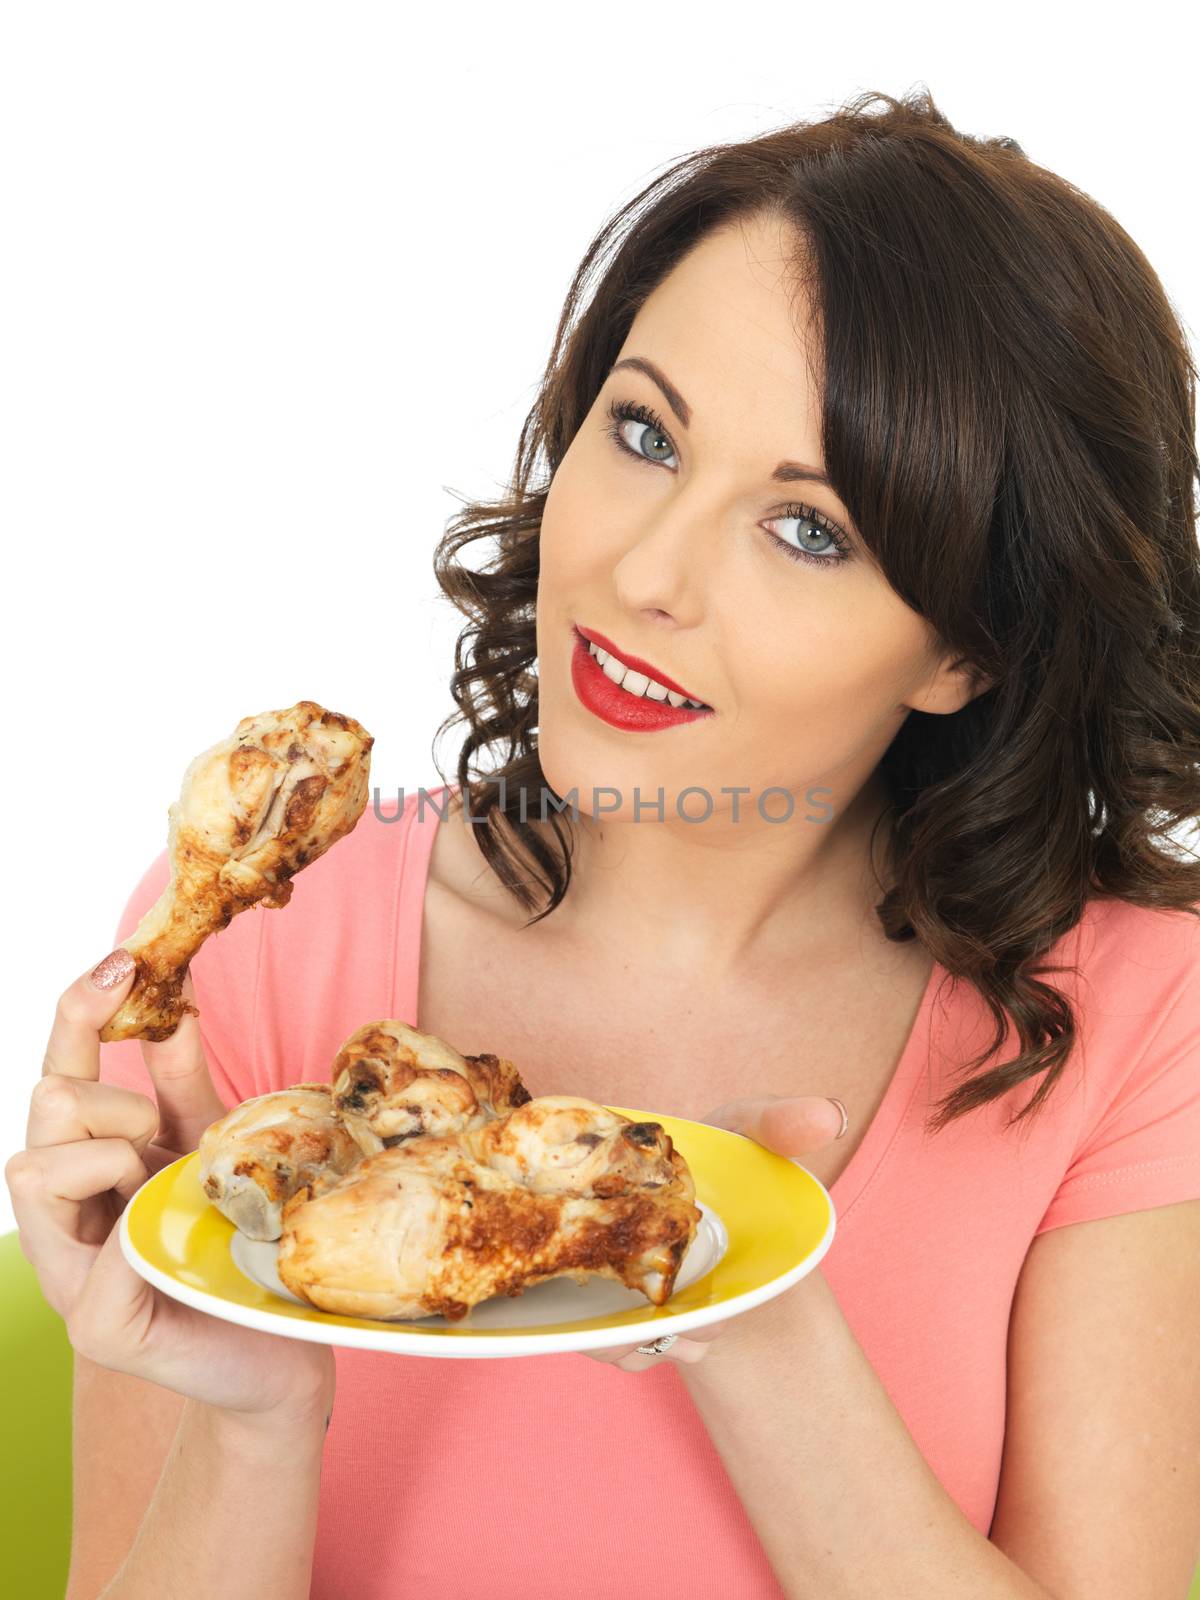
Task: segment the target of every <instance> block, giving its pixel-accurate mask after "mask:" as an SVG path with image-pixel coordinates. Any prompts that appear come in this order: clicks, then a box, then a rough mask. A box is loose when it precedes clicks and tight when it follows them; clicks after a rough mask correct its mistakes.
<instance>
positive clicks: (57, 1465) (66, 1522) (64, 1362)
mask: <svg viewBox="0 0 1200 1600" xmlns="http://www.w3.org/2000/svg"><path fill="white" fill-rule="evenodd" d="M0 1305H2V1306H3V1307H4V1315H3V1319H2V1320H0V1372H3V1374H4V1382H5V1385H6V1387H7V1389H8V1394H7V1396H6V1400H5V1413H6V1414H5V1423H6V1426H5V1437H6V1438H7V1440H8V1448H7V1450H6V1451H2V1452H0V1595H13V1596H14V1597H15V1596H17V1595H19V1596H20V1597H21V1600H63V1595H64V1594H65V1593H66V1588H67V1574H68V1573H69V1571H70V1567H71V1386H72V1373H73V1367H74V1357H73V1356H72V1353H71V1345H70V1342H69V1341H68V1339H67V1330H66V1327H65V1325H64V1323H63V1320H62V1318H61V1317H60V1316H59V1315H58V1313H57V1311H54V1310H52V1309H51V1308H50V1307H49V1306H48V1305H47V1304H46V1302H45V1300H44V1298H43V1297H42V1291H41V1287H40V1285H39V1284H38V1280H37V1274H36V1273H35V1272H34V1270H33V1268H32V1267H31V1266H30V1264H29V1262H28V1261H26V1259H25V1257H24V1256H23V1255H22V1254H21V1250H20V1246H19V1245H18V1243H17V1235H16V1234H15V1233H6V1234H3V1235H0ZM1187 1600H1200V1567H1197V1568H1196V1574H1195V1577H1194V1578H1193V1579H1192V1587H1191V1590H1190V1591H1189V1593H1188V1597H1187Z"/></svg>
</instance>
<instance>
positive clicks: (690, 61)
mask: <svg viewBox="0 0 1200 1600" xmlns="http://www.w3.org/2000/svg"><path fill="white" fill-rule="evenodd" d="M1180 14H1182V13H1180ZM1171 15H1172V13H1169V12H1168V10H1167V8H1166V7H1165V6H1163V5H1159V4H1150V5H1141V6H1138V7H1136V8H1135V9H1134V10H1132V11H1126V10H1123V11H1122V12H1121V13H1119V14H1117V13H1114V14H1113V15H1112V19H1111V23H1110V22H1108V21H1106V20H1105V18H1106V13H1105V12H1104V11H1103V10H1102V9H1096V8H1090V9H1086V10H1085V9H1083V8H1078V9H1077V8H1074V7H1072V8H1069V11H1068V9H1067V8H1063V10H1062V11H1058V10H1056V9H1055V8H1053V7H1048V6H1045V5H1038V6H1033V5H1025V4H1009V5H1007V6H1005V7H1003V8H1001V9H999V10H995V9H993V10H992V11H991V12H989V13H987V14H986V21H985V20H984V14H982V13H979V12H978V11H973V10H972V9H971V8H969V7H968V8H963V7H961V6H958V7H950V6H946V7H944V8H943V7H934V6H929V5H926V6H921V5H919V4H918V5H907V6H904V7H901V8H895V7H891V6H883V5H877V4H862V3H860V4H858V5H855V6H854V7H851V8H846V7H838V8H836V9H834V10H830V9H828V8H823V7H820V6H808V7H805V6H798V5H795V4H786V5H785V4H754V3H748V0H740V3H739V4H737V5H722V6H720V7H711V8H707V7H704V6H699V7H671V6H662V5H628V4H621V5H616V4H608V5H595V6H590V7H587V8H582V7H572V6H570V5H567V4H558V5H521V4H515V5H514V4H508V5H501V6H489V7H484V6H472V5H462V4H457V5H454V6H435V7H422V6H420V5H418V4H409V5H408V6H407V7H405V8H404V9H403V10H402V8H401V7H400V5H398V4H397V5H361V4H337V5H329V4H327V5H322V6H313V5H310V4H296V3H289V4H287V5H265V4H255V3H253V0H238V3H237V4H228V3H214V0H210V3H206V4H204V5H200V4H193V5H181V4H175V3H166V0H156V3H154V4H140V5H132V4H127V3H113V0H109V3H107V4H104V5H99V6H97V5H83V4H78V5H62V4H55V3H53V0H49V3H48V0H39V3H38V4H36V5H26V6H11V7H8V8H6V9H5V12H4V16H3V21H2V22H0V152H2V153H0V218H2V225H3V236H4V244H3V249H2V251H0V274H2V277H3V285H2V288H3V292H2V293H0V440H2V444H0V450H2V470H0V527H2V528H3V532H4V535H5V549H6V552H7V554H6V557H5V560H6V566H7V572H6V577H7V580H8V581H7V583H6V584H5V602H6V603H5V612H4V623H5V626H4V628H3V648H4V662H3V666H4V673H5V689H6V698H7V713H8V714H7V718H6V722H7V737H6V738H5V739H4V744H3V748H4V754H5V766H6V775H5V781H4V783H3V785H2V794H3V806H4V814H3V819H2V821H3V834H2V838H3V859H4V864H5V868H6V890H7V893H6V895H5V904H4V916H5V925H4V956H3V973H4V996H3V1001H4V1003H3V1017H4V1021H5V1034H6V1040H5V1055H6V1057H7V1061H6V1063H5V1068H4V1072H3V1074H2V1076H0V1161H2V1160H4V1159H7V1157H8V1155H9V1154H11V1152H12V1151H13V1150H15V1149H17V1148H18V1147H20V1146H21V1145H23V1144H24V1137H25V1121H26V1116H27V1110H28V1097H29V1092H30V1089H31V1088H32V1085H33V1083H34V1082H35V1081H36V1079H37V1078H38V1076H39V1075H40V1071H41V1060H42V1051H43V1048H44V1045H45V1040H46V1035H47V1033H48V1030H49V1027H50V1022H51V1018H52V1014H53V1010H54V1005H55V1001H56V999H57V996H58V994H59V993H60V991H61V990H62V989H63V988H65V987H66V985H67V984H68V983H69V982H70V981H71V980H72V979H73V978H75V977H76V976H77V975H78V974H79V973H80V972H81V971H83V970H84V969H85V968H87V967H90V966H91V965H92V964H94V963H95V962H96V961H97V960H98V959H99V958H100V957H101V956H103V955H104V954H106V952H107V951H108V950H109V949H110V947H111V945H112V942H113V937H112V936H113V933H114V930H115V927H116V923H117V919H118V917H119V915H120V912H121V910H122V908H123V906H124V904H125V901H126V899H127V898H128V895H129V893H130V891H131V890H132V888H133V886H134V884H135V883H136V882H137V880H138V878H139V877H140V876H141V874H142V872H143V871H144V870H145V868H146V867H147V866H148V865H149V863H150V862H151V861H152V860H153V858H154V857H155V856H156V855H157V854H158V853H159V852H160V851H161V850H162V849H163V848H164V846H165V843H166V808H167V805H168V804H169V802H170V801H171V800H173V799H174V798H175V796H176V794H177V793H178V788H179V780H180V777H181V775H182V773H183V769H184V767H185V766H186V764H187V762H188V761H189V760H190V759H191V757H192V756H193V755H195V754H196V753H197V752H198V751H200V750H202V749H204V748H206V747H207V746H208V745H210V744H213V743H215V742H216V741H217V740H218V739H220V738H223V737H224V736H226V735H227V734H228V733H230V732H231V731H232V729H233V726H234V724H235V723H236V722H237V720H238V719H239V718H240V717H242V716H244V715H247V714H249V713H252V712H258V711H261V710H265V709H267V708H270V707H277V706H288V705H291V704H293V703H294V702H295V701H296V700H298V699H302V698H309V699H314V700H318V701H320V702H321V703H323V704H324V705H326V706H330V707H332V708H334V709H335V710H339V711H344V712H348V713H350V714H351V715H353V716H355V717H357V718H358V719H359V720H360V721H361V722H363V723H364V724H365V725H366V727H367V728H368V729H369V730H370V731H371V732H372V733H373V734H374V735H375V739H376V743H375V747H374V751H373V756H372V782H373V784H375V785H378V786H379V788H380V789H381V791H382V793H383V795H385V796H389V795H392V794H394V791H395V789H396V788H397V787H398V786H400V785H403V786H404V787H405V788H406V790H408V791H409V792H411V791H412V790H413V789H415V788H416V786H417V785H418V784H420V783H425V784H426V785H429V786H433V785H434V784H436V783H438V782H439V781H440V779H439V777H438V774H437V771H436V769H435V767H434V764H433V760H432V756H431V749H430V746H431V740H432V737H433V733H434V730H435V728H436V726H437V724H438V722H439V721H440V720H441V718H442V717H443V716H444V715H445V714H446V712H447V711H448V710H450V708H451V702H450V699H449V695H448V688H447V686H448V681H449V676H450V672H451V670H452V666H453V649H454V640H455V637H456V635H457V633H458V622H459V620H460V619H459V618H458V617H457V614H456V613H455V612H454V611H453V610H452V609H451V607H450V606H449V603H448V602H446V601H444V600H443V599H442V598H441V596H440V594H439V592H438V590H437V586H436V583H435V581H434V578H433V573H432V567H431V560H432V553H433V549H434V545H435V543H436V541H437V539H438V536H439V535H440V533H441V531H442V529H443V527H444V524H445V522H446V520H447V519H448V518H449V517H450V516H452V515H453V514H454V513H455V512H456V511H457V510H458V508H459V504H460V500H459V498H457V497H459V496H461V497H472V496H489V495H492V494H494V493H496V492H497V491H498V490H499V489H500V487H501V486H502V485H503V484H504V483H505V482H506V481H507V479H508V475H509V473H510V471H511V467H512V462H513V456H514V453H515V449H516V442H517V436H518V433H519V430H520V426H521V423H522V421H523V419H524V417H525V414H526V411H527V409H528V407H529V405H530V403H531V402H532V399H533V395H534V387H535V384H536V381H537V379H538V376H539V373H540V372H541V370H542V367H543V365H544V362H545V359H546V356H547V355H548V353H549V349H550V343H551V340H552V337H553V333H554V329H555V326H556V324H557V320H558V314H559V310H560V306H561V302H562V298H563V295H564V293H565V291H566V288H567V285H568V283H569V281H570V277H571V274H572V272H573V270H574V268H575V266H576V264H577V262H578V260H579V258H580V257H581V256H582V254H583V252H584V250H585V248H586V246H587V244H588V242H589V240H590V239H591V237H592V235H593V233H594V232H595V231H596V229H597V228H598V227H599V226H600V224H601V223H602V222H603V221H604V220H605V219H606V218H607V217H608V216H609V214H610V213H611V211H612V210H613V209H614V208H615V207H616V206H618V205H619V204H621V203H622V202H624V201H625V200H627V199H629V198H630V197H631V196H632V195H633V194H634V193H635V192H636V191H637V190H638V189H640V188H641V187H642V186H643V185H644V184H645V183H646V182H647V181H648V180H649V179H650V178H651V177H653V176H654V175H655V174H656V173H657V172H658V171H660V170H661V168H662V167H663V166H664V165H665V164H666V163H667V162H669V161H671V160H673V159H674V158H676V157H678V156H680V155H682V154H684V153H685V152H686V151H688V150H690V149H694V148H697V147H699V146H701V145H706V144H711V143H713V142H716V141H719V140H725V139H736V138H743V137H747V136H749V135H752V134H754V133H757V132H761V131H764V130H765V129H767V128H771V127H775V126H778V125H780V124H781V123H784V122H786V121H790V120H793V119H795V118H799V117H810V116H813V115H819V114H822V113H823V112H825V111H828V110H832V109H834V107H835V106H836V105H837V103H839V102H840V101H841V100H843V99H844V98H846V97H847V96H848V95H850V94H852V93H854V92H855V91H857V90H859V89H869V88H874V89H882V90H885V91H887V92H889V93H892V94H897V95H898V94H902V93H903V92H904V91H905V90H906V89H908V88H911V87H914V86H920V85H926V86H928V87H929V89H930V90H931V91H932V93H933V95H934V98H935V100H937V102H938V103H939V105H940V106H941V109H942V110H943V111H944V112H945V113H946V114H947V115H948V116H949V117H950V118H951V120H952V121H953V122H954V123H955V124H956V125H958V126H959V127H960V128H962V129H963V130H964V131H967V132H972V133H979V134H990V135H994V134H1002V133H1005V134H1010V135H1012V136H1013V137H1015V138H1017V139H1018V140H1019V141H1020V143H1021V144H1022V145H1023V146H1024V148H1025V150H1026V153H1027V154H1028V155H1029V156H1030V157H1031V158H1032V159H1033V160H1035V161H1037V162H1038V163H1039V164H1041V165H1043V166H1047V167H1051V168H1053V169H1054V170H1056V171H1058V172H1060V173H1062V174H1063V175H1064V176H1066V177H1068V178H1070V179H1071V180H1072V181H1073V182H1074V183H1075V184H1077V185H1078V186H1079V187H1080V188H1082V189H1084V190H1085V191H1087V192H1088V193H1089V194H1091V195H1093V196H1094V197H1095V198H1096V199H1098V200H1099V201H1100V202H1101V203H1102V204H1103V205H1105V206H1106V207H1107V208H1108V209H1109V210H1110V211H1111V212H1112V213H1113V214H1114V215H1115V216H1116V217H1117V219H1118V220H1119V221H1120V222H1121V223H1122V224H1123V225H1124V226H1125V227H1126V228H1127V229H1128V231H1129V232H1130V233H1131V234H1132V235H1133V237H1134V238H1135V239H1136V240H1137V241H1138V243H1139V244H1140V245H1141V247H1142V248H1143V250H1144V251H1145V252H1146V254H1147V256H1148V257H1149V259H1150V261H1151V263H1152V264H1153V265H1154V266H1155V267H1156V269H1157V270H1158V272H1159V274H1160V276H1161V277H1162V279H1163V282H1164V283H1165V285H1166V288H1167V291H1168V293H1169V294H1170V295H1171V297H1172V299H1173V301H1174V303H1175V305H1176V307H1177V309H1178V311H1179V312H1180V314H1181V315H1182V316H1183V318H1184V320H1185V323H1186V324H1187V326H1188V328H1189V330H1191V329H1192V328H1193V327H1194V324H1195V321H1196V316H1197V304H1198V301H1200V290H1198V284H1197V275H1198V269H1197V265H1196V253H1195V249H1194V245H1195V240H1194V236H1193V234H1192V231H1191V228H1192V222H1193V216H1194V204H1193V194H1194V173H1195V166H1196V154H1197V152H1196V139H1195V133H1194V120H1193V109H1192V91H1193V79H1194V64H1195V60H1196V44H1197V40H1196V38H1195V36H1194V34H1193V35H1192V36H1190V37H1186V38H1185V37H1182V36H1181V34H1180V32H1179V28H1178V24H1177V23H1176V25H1175V26H1174V27H1173V28H1172V27H1170V26H1169V25H1168V18H1169V17H1170V16H1171ZM985 27H986V31H983V30H984V28H985ZM414 30H417V31H414ZM1191 337H1192V341H1193V347H1195V345H1196V342H1197V341H1196V336H1195V334H1194V333H1192V334H1191ZM479 555H480V552H479V551H478V549H475V550H473V551H472V552H470V553H469V555H468V559H469V560H470V561H471V563H472V564H475V563H477V561H478V560H479ZM456 750H457V743H456V737H455V736H452V737H451V738H449V739H447V740H445V741H444V742H443V744H442V746H441V748H440V750H439V755H440V758H441V760H442V764H443V767H444V769H445V770H446V771H447V773H448V774H449V775H450V776H451V777H453V758H454V754H455V752H456ZM250 914H251V915H253V914H256V913H250ZM13 1225H14V1224H13V1217H12V1210H11V1205H10V1203H9V1194H8V1189H7V1186H6V1185H0V1231H4V1230H6V1229H9V1228H11V1227H12V1226H13Z"/></svg>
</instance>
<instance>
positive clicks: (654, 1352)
mask: <svg viewBox="0 0 1200 1600" xmlns="http://www.w3.org/2000/svg"><path fill="white" fill-rule="evenodd" d="M678 1337H679V1335H678V1334H677V1333H660V1334H659V1336H658V1338H657V1339H652V1340H651V1341H650V1343H649V1344H639V1345H638V1347H637V1349H636V1350H635V1351H634V1355H638V1356H661V1355H664V1354H665V1353H666V1352H667V1351H668V1350H669V1349H670V1348H671V1346H672V1345H673V1344H674V1343H675V1341H676V1339H678Z"/></svg>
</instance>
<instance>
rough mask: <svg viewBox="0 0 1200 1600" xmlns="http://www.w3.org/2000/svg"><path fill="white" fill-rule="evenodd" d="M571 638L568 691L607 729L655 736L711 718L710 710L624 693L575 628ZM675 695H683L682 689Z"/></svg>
mask: <svg viewBox="0 0 1200 1600" xmlns="http://www.w3.org/2000/svg"><path fill="white" fill-rule="evenodd" d="M589 633H590V630H589ZM592 637H593V638H594V639H595V642H596V643H597V644H599V645H600V648H601V649H602V650H603V649H605V648H606V646H605V645H604V644H603V643H601V639H602V635H592ZM571 638H572V647H571V684H572V687H573V688H574V690H575V693H576V695H577V696H578V698H579V701H580V703H581V704H582V705H583V706H584V707H585V708H586V709H587V710H588V711H590V712H591V713H592V714H593V716H596V717H599V718H600V720H601V721H602V722H606V723H608V724H609V726H610V727H614V728H620V729H622V730H623V731H624V732H627V733H655V732H657V731H658V730H659V729H662V728H673V727H677V726H678V725H679V724H680V723H681V722H695V721H697V720H698V719H703V718H705V717H711V716H712V715H713V714H714V713H713V712H712V710H711V709H708V710H703V711H701V710H697V709H695V708H694V707H691V706H673V705H672V704H671V702H670V701H669V700H647V699H646V697H645V695H633V694H629V693H627V692H626V690H624V689H622V688H620V687H619V686H618V685H617V684H615V683H614V682H613V681H612V679H611V678H610V677H609V676H608V674H607V673H606V672H605V671H604V670H603V668H602V667H601V666H600V663H599V662H598V661H597V660H596V658H595V657H594V656H593V655H592V654H591V652H590V651H589V650H588V640H587V636H586V635H585V634H584V633H583V632H582V631H581V630H580V629H579V628H578V627H576V626H572V629H571ZM619 659H621V660H623V659H624V657H620V658H619ZM631 664H632V663H631ZM635 670H636V669H635ZM660 681H662V680H660ZM675 692H676V693H677V694H683V693H684V691H683V690H682V689H677V690H676V691H675ZM693 698H695V697H693Z"/></svg>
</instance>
